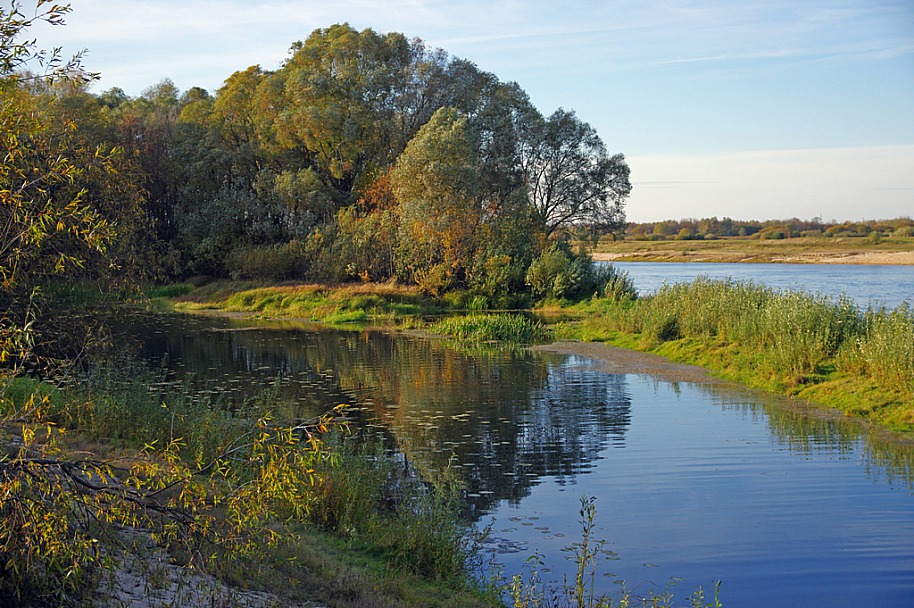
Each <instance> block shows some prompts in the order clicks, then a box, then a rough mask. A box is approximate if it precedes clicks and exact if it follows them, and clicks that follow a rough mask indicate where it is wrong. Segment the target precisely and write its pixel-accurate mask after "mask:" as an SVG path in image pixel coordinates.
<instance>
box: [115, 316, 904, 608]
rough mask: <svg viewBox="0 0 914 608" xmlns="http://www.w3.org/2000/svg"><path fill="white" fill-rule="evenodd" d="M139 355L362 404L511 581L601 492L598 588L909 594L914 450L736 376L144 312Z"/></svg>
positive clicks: (222, 397) (830, 600)
mask: <svg viewBox="0 0 914 608" xmlns="http://www.w3.org/2000/svg"><path fill="white" fill-rule="evenodd" d="M128 321H129V322H128V323H127V326H129V328H130V331H131V332H132V334H133V336H134V337H135V338H137V340H138V341H139V344H140V345H141V346H140V349H141V350H140V352H141V354H142V355H143V356H144V357H146V358H148V359H149V360H150V361H153V362H158V363H159V364H162V365H164V366H166V368H167V369H168V378H167V381H166V382H165V383H164V384H163V386H162V387H161V390H163V391H168V390H171V388H170V387H172V386H173V385H174V384H179V383H182V382H189V383H190V385H191V386H192V388H193V390H195V391H197V393H198V394H200V395H205V396H208V398H210V399H212V400H213V401H214V402H216V403H219V402H231V401H235V400H239V399H243V398H244V397H245V396H249V395H251V394H254V393H256V392H257V391H260V390H262V389H263V387H266V386H273V391H274V395H275V397H274V398H275V399H276V400H277V402H278V403H280V404H281V406H282V408H284V409H285V411H286V413H288V414H289V415H296V416H310V415H314V414H316V413H320V412H323V411H325V410H326V409H327V408H328V407H330V406H333V405H335V404H337V403H349V404H351V405H352V408H353V411H354V413H355V415H356V416H357V418H358V419H359V424H361V425H363V426H364V427H366V428H374V429H377V430H378V431H379V432H381V433H382V434H383V435H384V436H385V437H387V439H388V440H389V441H390V442H391V445H392V446H393V447H394V448H395V449H397V450H399V451H400V452H401V453H402V454H403V455H404V459H405V462H408V463H409V467H410V469H411V470H413V471H414V472H416V474H418V475H420V476H421V477H423V478H424V479H426V480H427V481H430V482H432V483H455V482H456V483H458V484H460V485H461V487H462V488H463V495H464V498H465V501H466V508H467V512H468V513H469V514H470V515H471V517H472V519H473V520H475V522H476V523H477V525H479V526H482V527H485V526H489V527H491V536H490V538H489V540H488V541H487V543H486V545H485V549H486V550H487V551H491V552H492V553H493V554H494V556H495V557H496V558H497V560H498V561H499V562H501V563H502V564H503V565H504V567H505V571H506V572H507V573H508V574H513V573H516V572H519V571H522V570H523V568H524V564H525V562H526V561H527V559H528V558H529V557H530V556H531V555H533V554H535V553H536V554H539V555H541V556H542V560H543V562H544V567H543V571H542V572H543V576H544V577H545V578H547V579H549V580H555V581H560V580H561V579H562V577H563V576H566V575H569V576H570V575H571V573H572V568H573V564H572V563H571V562H570V561H568V560H567V551H565V549H566V548H567V547H568V546H569V545H571V543H573V542H575V541H577V540H578V539H579V537H580V525H579V522H578V519H579V517H578V508H579V505H580V500H581V498H582V497H594V498H595V504H596V509H597V513H596V520H595V526H596V529H595V534H596V536H597V539H599V540H602V541H604V542H605V545H604V547H603V552H602V553H601V555H600V557H601V562H600V565H599V572H600V575H599V576H598V577H597V585H598V589H599V590H600V591H609V592H612V591H614V590H616V589H618V587H619V585H620V584H622V583H621V581H625V586H626V587H627V588H628V589H634V590H635V591H636V592H643V593H646V592H647V591H648V589H653V590H654V591H662V590H663V589H664V588H665V586H667V585H668V584H673V585H674V586H673V587H672V589H671V590H672V591H673V593H674V594H676V596H677V598H679V601H678V604H679V605H683V604H686V603H687V602H686V599H685V598H687V597H688V595H689V593H691V592H692V591H694V590H695V589H697V588H698V587H699V586H701V587H703V588H704V589H706V590H708V589H710V588H712V587H713V585H714V582H715V581H716V580H721V581H723V584H722V588H721V592H722V599H723V601H724V604H725V605H728V606H740V607H753V606H760V607H761V606H766V607H770V606H813V605H815V606H831V607H843V606H847V607H851V606H853V607H854V608H860V607H864V606H903V605H912V600H914V490H912V488H914V485H912V479H914V445H912V444H910V443H904V442H900V441H897V440H896V439H893V438H892V437H890V436H887V435H885V434H883V433H880V432H877V431H874V430H872V429H869V428H867V427H865V426H864V425H862V424H860V423H857V422H855V421H853V420H849V419H845V418H841V417H833V416H823V415H820V413H819V412H815V411H813V412H809V411H806V410H805V409H804V408H803V407H802V406H800V405H798V404H796V403H792V402H788V401H782V400H778V399H774V398H771V397H766V396H763V395H759V394H756V393H751V392H747V391H745V390H743V389H740V388H738V387H735V386H730V385H726V384H722V383H684V382H670V381H667V380H665V379H664V378H663V377H657V376H649V375H637V374H614V373H607V372H606V371H604V370H603V369H602V368H601V367H600V366H599V364H598V362H596V361H594V360H591V359H588V358H585V357H581V356H575V355H563V354H557V353H550V352H531V351H509V350H498V349H486V350H477V351H472V350H470V351H468V350H466V349H455V348H452V347H450V346H448V344H446V343H445V342H443V341H441V340H436V339H431V338H427V337H422V336H416V335H410V334H402V333H400V334H397V333H389V332H384V331H375V330H363V331H340V330H330V329H327V328H321V327H317V326H302V325H296V324H293V323H280V322H274V323H263V322H261V323H255V322H252V321H247V322H246V321H240V320H232V319H228V318H211V317H200V316H180V315H136V316H134V317H132V318H130V319H129V320H128Z"/></svg>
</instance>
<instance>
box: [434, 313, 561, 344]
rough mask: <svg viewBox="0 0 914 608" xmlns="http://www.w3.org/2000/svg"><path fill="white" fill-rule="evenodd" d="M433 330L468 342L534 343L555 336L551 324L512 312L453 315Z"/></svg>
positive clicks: (437, 324) (436, 325)
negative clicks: (549, 325)
mask: <svg viewBox="0 0 914 608" xmlns="http://www.w3.org/2000/svg"><path fill="white" fill-rule="evenodd" d="M431 331H433V332H436V333H439V334H442V335H445V336H452V337H454V338H457V339H459V340H463V341H468V342H486V341H491V340H497V341H500V342H511V343H515V344H532V343H535V342H544V341H547V340H549V339H550V338H551V337H552V334H551V331H550V330H549V328H547V327H546V326H545V325H543V324H542V323H540V322H539V321H535V320H533V319H531V318H529V317H525V316H523V315H518V314H508V313H505V314H494V315H485V314H477V315H467V316H465V317H449V318H447V319H444V320H443V321H440V322H438V323H436V324H435V325H433V326H432V327H431Z"/></svg>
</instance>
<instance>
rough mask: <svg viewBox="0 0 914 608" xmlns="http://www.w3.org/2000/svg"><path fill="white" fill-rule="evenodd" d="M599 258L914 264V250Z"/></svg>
mask: <svg viewBox="0 0 914 608" xmlns="http://www.w3.org/2000/svg"><path fill="white" fill-rule="evenodd" d="M592 257H593V259H594V260H596V261H598V262H697V263H727V264H764V263H769V264H847V265H861V266H870V265H872V266H914V251H864V252H854V253H850V252H821V251H820V252H810V253H799V252H796V253H788V254H780V253H778V252H771V253H758V252H752V253H746V252H735V251H720V250H706V251H662V250H655V251H633V252H597V253H593V254H592Z"/></svg>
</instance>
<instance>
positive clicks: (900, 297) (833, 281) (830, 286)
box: [612, 262, 914, 308]
mask: <svg viewBox="0 0 914 608" xmlns="http://www.w3.org/2000/svg"><path fill="white" fill-rule="evenodd" d="M612 264H613V266H616V267H617V268H619V269H621V270H624V271H626V272H627V273H628V274H629V276H630V277H631V278H632V280H633V281H634V283H635V288H636V289H637V290H638V293H640V294H647V293H651V292H654V291H656V290H657V289H659V288H660V287H661V286H662V285H663V284H664V282H666V283H682V282H691V281H694V280H695V278H696V277H698V276H707V277H710V278H712V279H727V278H730V279H733V280H734V281H753V282H755V283H761V284H764V285H768V286H770V287H774V288H776V289H796V290H803V291H808V292H818V293H822V294H825V295H828V296H832V297H838V296H841V295H846V296H847V297H849V298H851V299H852V300H853V301H854V302H856V303H857V304H858V305H859V306H861V307H864V308H865V307H866V306H868V305H870V304H873V305H885V306H888V307H889V308H894V307H896V306H898V305H899V304H901V303H902V302H904V301H906V300H907V301H909V302H911V301H912V299H914V266H870V265H855V264H717V263H690V262H613V263H612Z"/></svg>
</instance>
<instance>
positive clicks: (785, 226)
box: [625, 217, 914, 241]
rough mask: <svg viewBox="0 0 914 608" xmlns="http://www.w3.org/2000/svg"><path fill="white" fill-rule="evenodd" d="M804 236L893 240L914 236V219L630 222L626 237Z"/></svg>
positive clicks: (668, 239) (764, 237)
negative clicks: (894, 237) (893, 238)
mask: <svg viewBox="0 0 914 608" xmlns="http://www.w3.org/2000/svg"><path fill="white" fill-rule="evenodd" d="M803 236H807V237H809V236H825V237H880V238H881V237H891V236H914V219H911V218H910V217H901V218H897V219H893V220H868V221H861V222H838V221H835V220H832V221H830V222H826V221H823V220H822V218H813V219H811V220H801V219H797V218H793V219H789V220H766V221H757V220H733V219H730V218H728V217H725V218H723V219H717V217H710V218H704V219H695V218H689V219H682V220H665V221H662V222H630V223H629V224H628V225H627V226H626V229H625V238H626V239H631V240H641V241H673V240H681V241H684V240H695V239H716V238H720V237H752V238H758V239H789V238H795V237H803Z"/></svg>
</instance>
